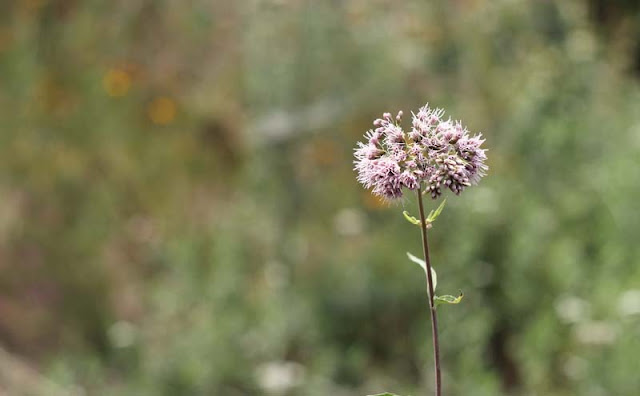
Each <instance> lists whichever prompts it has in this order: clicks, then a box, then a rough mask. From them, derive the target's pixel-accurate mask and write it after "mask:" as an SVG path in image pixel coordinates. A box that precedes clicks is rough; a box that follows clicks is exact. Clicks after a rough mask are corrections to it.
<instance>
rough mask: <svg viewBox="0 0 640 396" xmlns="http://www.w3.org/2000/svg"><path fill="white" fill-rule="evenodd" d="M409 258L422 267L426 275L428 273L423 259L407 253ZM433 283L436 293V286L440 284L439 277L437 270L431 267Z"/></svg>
mask: <svg viewBox="0 0 640 396" xmlns="http://www.w3.org/2000/svg"><path fill="white" fill-rule="evenodd" d="M407 257H409V260H411V261H413V262H414V263H416V264H418V265H419V266H421V267H422V269H423V270H424V273H425V274H426V273H427V264H426V263H425V262H424V260H423V259H421V258H418V257H416V256H414V255H413V254H411V253H409V252H407ZM431 283H433V291H434V292H435V291H436V285H437V284H438V275H436V270H434V269H433V267H431Z"/></svg>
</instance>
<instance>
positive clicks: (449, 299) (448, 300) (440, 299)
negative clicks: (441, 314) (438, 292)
mask: <svg viewBox="0 0 640 396" xmlns="http://www.w3.org/2000/svg"><path fill="white" fill-rule="evenodd" d="M462 297H464V294H463V293H462V291H460V295H459V296H458V297H455V296H451V295H448V294H447V295H444V296H436V297H435V298H434V299H433V302H434V304H435V305H436V307H437V306H438V305H440V304H458V303H460V301H461V300H462Z"/></svg>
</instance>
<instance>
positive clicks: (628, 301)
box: [618, 289, 640, 316]
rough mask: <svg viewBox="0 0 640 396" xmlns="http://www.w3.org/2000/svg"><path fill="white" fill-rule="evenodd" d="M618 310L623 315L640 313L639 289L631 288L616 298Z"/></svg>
mask: <svg viewBox="0 0 640 396" xmlns="http://www.w3.org/2000/svg"><path fill="white" fill-rule="evenodd" d="M618 312H620V314H621V315H624V316H631V315H638V314H640V290H638V289H632V290H627V291H626V292H624V293H622V295H621V296H620V299H619V300H618Z"/></svg>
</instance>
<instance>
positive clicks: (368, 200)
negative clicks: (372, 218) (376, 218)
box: [362, 191, 389, 210]
mask: <svg viewBox="0 0 640 396" xmlns="http://www.w3.org/2000/svg"><path fill="white" fill-rule="evenodd" d="M362 198H363V201H364V206H366V207H367V208H369V209H373V210H382V209H386V208H388V207H389V203H388V202H387V201H385V200H384V198H381V197H379V196H377V195H374V194H372V193H371V191H365V192H363V193H362Z"/></svg>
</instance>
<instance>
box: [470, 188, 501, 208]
mask: <svg viewBox="0 0 640 396" xmlns="http://www.w3.org/2000/svg"><path fill="white" fill-rule="evenodd" d="M471 210H473V211H474V212H476V213H482V214H491V213H495V212H497V211H498V199H497V197H496V194H495V192H494V191H493V190H492V189H490V188H488V187H482V186H477V187H475V190H474V193H473V205H471Z"/></svg>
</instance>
